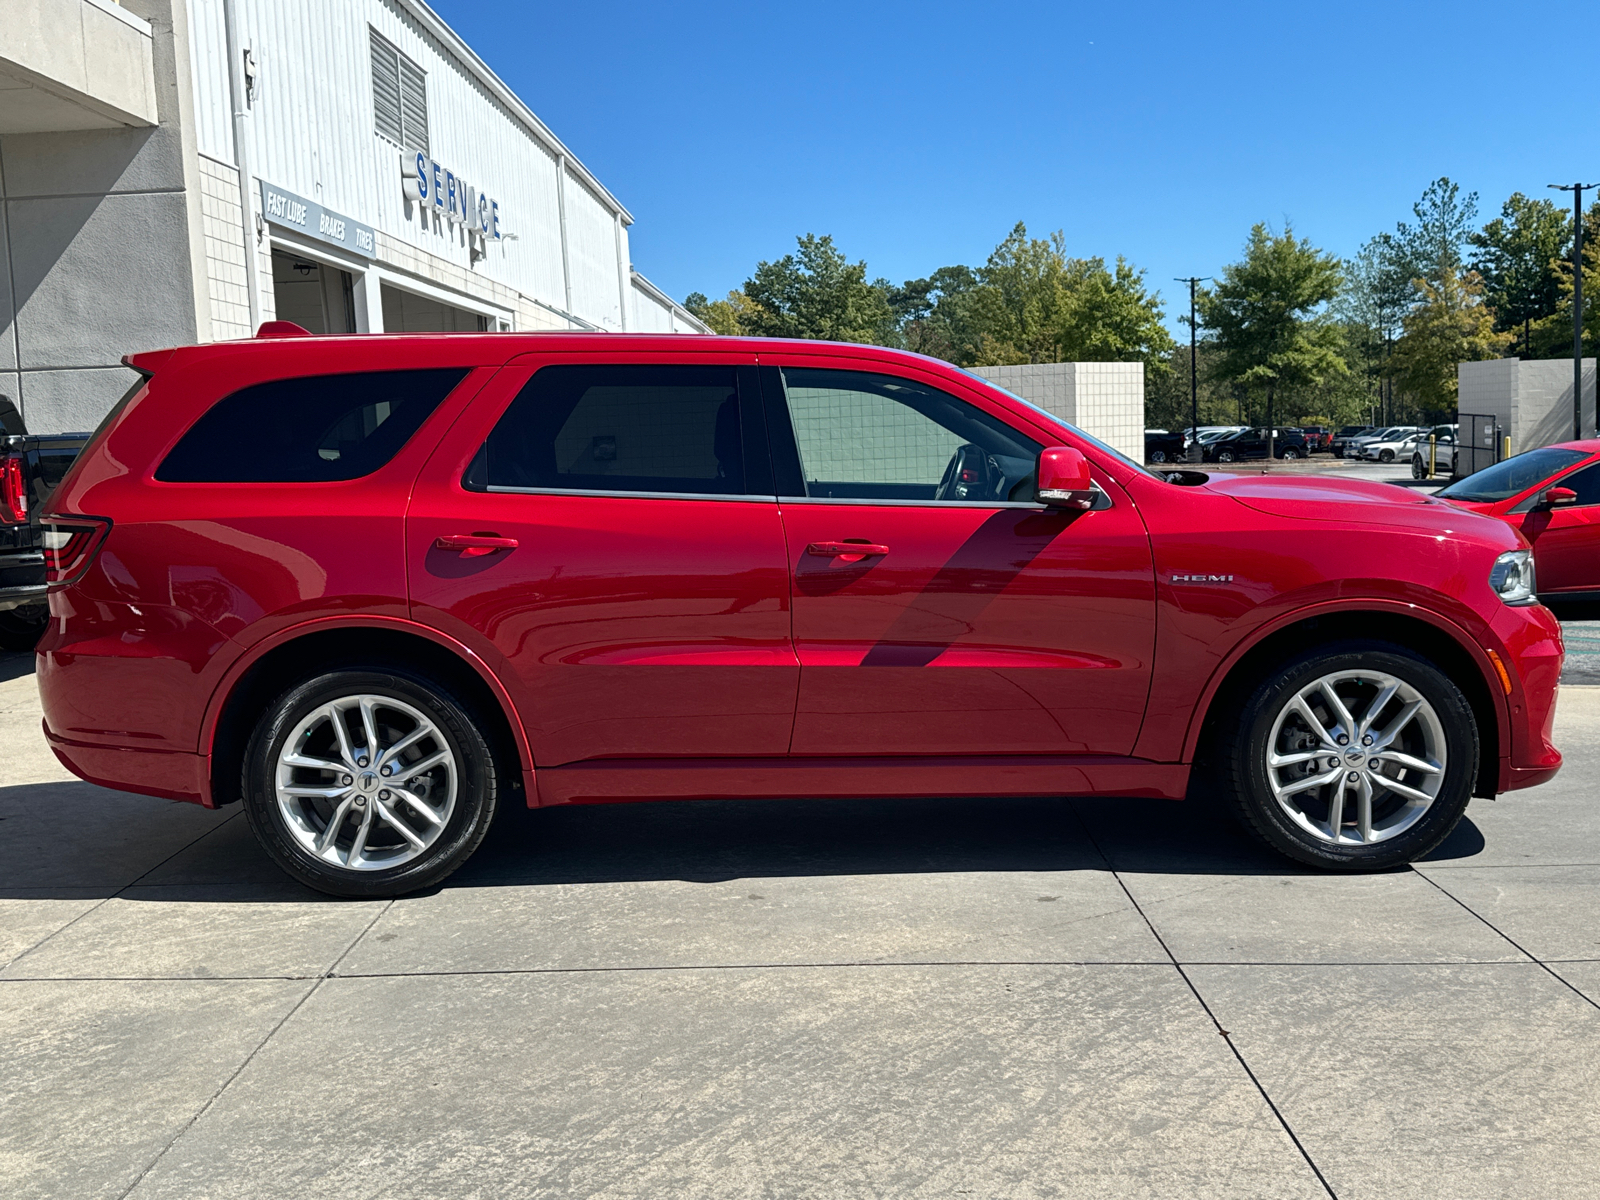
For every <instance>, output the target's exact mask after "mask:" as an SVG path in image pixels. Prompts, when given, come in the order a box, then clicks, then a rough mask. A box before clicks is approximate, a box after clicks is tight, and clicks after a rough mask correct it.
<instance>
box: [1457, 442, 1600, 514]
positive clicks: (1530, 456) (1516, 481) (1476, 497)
mask: <svg viewBox="0 0 1600 1200" xmlns="http://www.w3.org/2000/svg"><path fill="white" fill-rule="evenodd" d="M1587 457H1588V455H1586V454H1585V453H1584V452H1583V451H1582V450H1564V449H1562V448H1561V447H1560V446H1545V447H1543V448H1541V449H1538V450H1529V451H1527V452H1526V453H1525V454H1519V455H1517V456H1516V457H1515V458H1508V459H1506V460H1505V462H1499V463H1495V465H1494V466H1492V467H1485V468H1484V469H1483V470H1481V471H1479V472H1478V473H1477V474H1475V475H1468V476H1467V477H1466V478H1465V479H1462V480H1458V481H1457V482H1455V483H1452V484H1451V485H1450V486H1449V487H1447V488H1440V489H1439V490H1438V491H1437V492H1435V493H1434V495H1436V496H1441V497H1443V498H1444V499H1446V500H1469V501H1473V502H1476V503H1478V504H1492V503H1494V502H1495V501H1497V500H1509V499H1511V497H1513V496H1516V495H1519V494H1521V493H1522V492H1525V491H1527V490H1528V489H1529V488H1531V487H1533V486H1534V485H1535V484H1537V483H1542V482H1543V481H1544V480H1546V479H1548V478H1550V476H1552V475H1554V474H1555V473H1556V472H1557V471H1559V470H1561V469H1562V468H1564V467H1570V466H1571V465H1572V464H1573V463H1575V462H1578V461H1579V460H1580V459H1584V458H1587Z"/></svg>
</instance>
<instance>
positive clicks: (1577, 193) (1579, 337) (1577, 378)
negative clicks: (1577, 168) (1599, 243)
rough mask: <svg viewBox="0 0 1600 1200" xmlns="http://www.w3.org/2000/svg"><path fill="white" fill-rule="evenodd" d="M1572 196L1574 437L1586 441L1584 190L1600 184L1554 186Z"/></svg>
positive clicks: (1556, 184)
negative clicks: (1584, 403)
mask: <svg viewBox="0 0 1600 1200" xmlns="http://www.w3.org/2000/svg"><path fill="white" fill-rule="evenodd" d="M1548 186H1549V187H1552V188H1554V189H1555V190H1556V191H1558V192H1571V193H1572V437H1573V440H1574V441H1576V440H1578V439H1580V438H1582V437H1583V189H1584V188H1592V187H1600V183H1567V184H1562V183H1552V184H1549V185H1548Z"/></svg>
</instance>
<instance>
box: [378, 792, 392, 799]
mask: <svg viewBox="0 0 1600 1200" xmlns="http://www.w3.org/2000/svg"><path fill="white" fill-rule="evenodd" d="M388 798H389V793H388V792H379V793H378V799H379V800H387V799H388Z"/></svg>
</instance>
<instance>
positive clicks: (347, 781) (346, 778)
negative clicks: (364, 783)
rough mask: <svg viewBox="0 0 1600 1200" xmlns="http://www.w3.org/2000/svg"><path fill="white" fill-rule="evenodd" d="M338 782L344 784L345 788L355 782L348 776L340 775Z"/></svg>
mask: <svg viewBox="0 0 1600 1200" xmlns="http://www.w3.org/2000/svg"><path fill="white" fill-rule="evenodd" d="M339 782H340V783H342V784H344V786H345V787H349V786H350V785H351V784H352V783H354V782H355V779H354V778H353V777H352V776H349V775H341V776H339Z"/></svg>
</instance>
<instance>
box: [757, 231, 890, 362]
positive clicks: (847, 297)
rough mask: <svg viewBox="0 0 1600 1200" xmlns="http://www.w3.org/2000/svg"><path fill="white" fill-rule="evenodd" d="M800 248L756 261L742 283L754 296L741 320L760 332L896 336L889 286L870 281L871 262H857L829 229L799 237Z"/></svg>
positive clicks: (832, 337) (865, 338)
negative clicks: (825, 232)
mask: <svg viewBox="0 0 1600 1200" xmlns="http://www.w3.org/2000/svg"><path fill="white" fill-rule="evenodd" d="M796 240H797V242H798V243H799V246H798V253H796V254H786V255H784V256H783V257H782V258H780V259H778V261H777V262H760V263H757V264H756V269H755V272H754V274H752V275H751V276H750V278H749V279H747V280H745V283H744V287H743V288H742V289H741V291H742V292H743V294H744V296H745V297H746V298H747V299H748V300H749V301H750V302H751V307H750V308H749V309H748V310H746V311H744V312H742V313H741V314H740V316H739V320H740V323H741V325H742V326H743V328H744V329H745V331H746V332H748V333H752V334H755V335H757V336H760V337H787V338H817V339H822V340H825V341H834V342H880V341H883V340H884V339H885V337H886V336H892V334H893V329H894V322H893V314H892V313H891V312H890V309H889V301H888V298H887V296H886V295H885V289H884V287H883V286H882V285H880V284H874V283H868V282H867V264H866V263H865V262H855V263H852V262H850V261H849V260H848V259H846V258H845V256H844V255H843V254H841V253H840V252H839V250H838V248H837V247H835V246H834V244H833V238H832V237H831V236H828V235H824V236H822V237H817V236H816V235H815V234H810V233H808V234H806V235H805V236H804V237H802V238H798V239H796Z"/></svg>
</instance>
